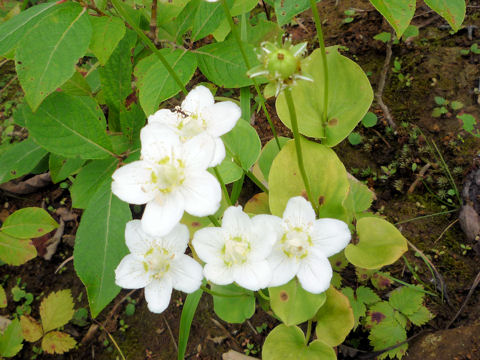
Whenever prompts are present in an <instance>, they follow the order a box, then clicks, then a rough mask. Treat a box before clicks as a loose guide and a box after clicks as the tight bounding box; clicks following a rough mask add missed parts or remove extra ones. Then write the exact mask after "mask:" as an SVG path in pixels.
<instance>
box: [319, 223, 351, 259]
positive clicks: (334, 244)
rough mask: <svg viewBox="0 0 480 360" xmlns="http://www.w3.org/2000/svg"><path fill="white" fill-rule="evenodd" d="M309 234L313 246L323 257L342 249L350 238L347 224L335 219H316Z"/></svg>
mask: <svg viewBox="0 0 480 360" xmlns="http://www.w3.org/2000/svg"><path fill="white" fill-rule="evenodd" d="M310 236H311V237H312V241H313V244H314V245H313V246H314V247H315V248H317V249H319V250H320V251H321V252H322V254H323V255H324V256H325V257H330V256H332V255H333V254H336V253H338V252H340V251H342V250H343V249H344V248H345V247H346V246H347V245H348V243H349V242H350V239H351V233H350V230H349V229H348V225H347V224H346V223H344V222H343V221H341V220H337V219H319V220H316V221H315V223H314V225H313V231H312V233H311V234H310Z"/></svg>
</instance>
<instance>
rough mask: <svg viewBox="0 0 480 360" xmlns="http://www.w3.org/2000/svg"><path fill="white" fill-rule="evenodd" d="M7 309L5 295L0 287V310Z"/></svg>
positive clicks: (0, 286)
mask: <svg viewBox="0 0 480 360" xmlns="http://www.w3.org/2000/svg"><path fill="white" fill-rule="evenodd" d="M4 307H7V294H5V289H4V288H3V286H2V285H0V309H1V308H4Z"/></svg>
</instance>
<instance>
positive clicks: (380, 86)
mask: <svg viewBox="0 0 480 360" xmlns="http://www.w3.org/2000/svg"><path fill="white" fill-rule="evenodd" d="M394 35H395V34H394V33H393V30H392V33H391V36H390V40H389V41H388V43H387V54H386V56H385V62H384V63H383V69H382V72H381V73H380V80H379V82H378V88H377V92H376V93H375V97H376V99H377V103H378V105H379V106H380V107H381V108H382V111H383V114H384V115H385V119H387V122H388V125H389V126H390V127H391V128H392V129H394V130H395V129H396V128H397V124H395V122H394V121H393V118H392V114H391V113H390V110H389V108H388V106H387V105H385V103H384V102H383V90H384V89H385V83H386V81H387V74H388V70H389V69H390V62H391V61H392V43H393V38H394Z"/></svg>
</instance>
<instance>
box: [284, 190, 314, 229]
mask: <svg viewBox="0 0 480 360" xmlns="http://www.w3.org/2000/svg"><path fill="white" fill-rule="evenodd" d="M283 219H284V220H288V221H289V222H290V223H291V224H292V225H294V226H301V227H306V226H308V225H312V224H313V222H314V221H315V211H314V210H313V207H312V205H311V204H310V203H309V202H308V201H307V200H305V199H304V198H303V197H301V196H295V197H293V198H290V200H288V203H287V207H286V208H285V211H284V212H283Z"/></svg>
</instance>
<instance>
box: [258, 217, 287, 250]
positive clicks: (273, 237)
mask: <svg viewBox="0 0 480 360" xmlns="http://www.w3.org/2000/svg"><path fill="white" fill-rule="evenodd" d="M251 229H252V231H251V233H252V234H255V235H257V236H256V238H255V241H253V242H252V243H251V246H252V253H251V256H252V258H255V259H265V258H266V257H267V256H268V255H269V254H270V253H271V252H272V248H273V245H274V244H275V243H276V242H277V241H279V240H280V239H281V237H282V235H283V233H282V219H280V218H279V217H278V216H273V215H256V216H254V217H253V218H252V227H251Z"/></svg>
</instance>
